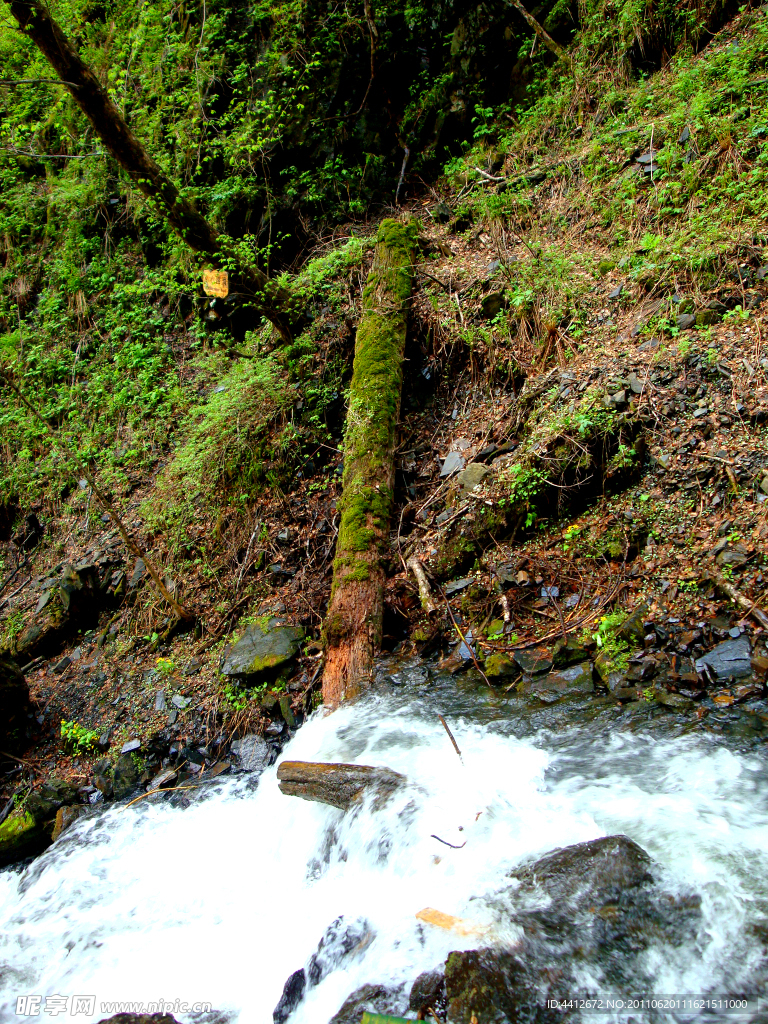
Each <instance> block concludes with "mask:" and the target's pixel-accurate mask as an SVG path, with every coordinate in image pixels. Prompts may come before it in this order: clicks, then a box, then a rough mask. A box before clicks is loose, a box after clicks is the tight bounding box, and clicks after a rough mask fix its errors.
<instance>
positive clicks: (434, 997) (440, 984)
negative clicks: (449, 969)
mask: <svg viewBox="0 0 768 1024" xmlns="http://www.w3.org/2000/svg"><path fill="white" fill-rule="evenodd" d="M408 1009H409V1010H410V1011H411V1012H412V1013H416V1014H418V1015H419V1018H418V1019H419V1020H428V1019H429V1018H428V1016H427V1014H428V1013H431V1014H432V1016H434V1015H435V1014H437V1016H438V1017H445V1009H446V995H445V973H444V972H443V971H441V970H438V971H425V972H424V973H423V974H420V975H419V976H418V978H417V979H416V981H414V983H413V985H412V986H411V992H410V995H409V997H408Z"/></svg>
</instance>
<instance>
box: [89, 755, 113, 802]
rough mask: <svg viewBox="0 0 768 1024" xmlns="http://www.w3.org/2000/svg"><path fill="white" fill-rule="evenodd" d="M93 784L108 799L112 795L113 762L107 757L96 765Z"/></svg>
mask: <svg viewBox="0 0 768 1024" xmlns="http://www.w3.org/2000/svg"><path fill="white" fill-rule="evenodd" d="M93 784H94V786H95V787H96V789H98V790H99V792H100V793H103V794H104V796H105V798H106V799H107V800H108V799H109V798H110V797H111V796H112V763H111V762H110V761H109V760H107V759H106V758H105V759H104V760H103V761H99V762H98V763H97V764H96V765H94V768H93Z"/></svg>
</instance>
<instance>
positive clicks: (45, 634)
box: [12, 565, 104, 663]
mask: <svg viewBox="0 0 768 1024" xmlns="http://www.w3.org/2000/svg"><path fill="white" fill-rule="evenodd" d="M91 570H92V567H91V566H89V565H86V566H85V567H84V568H83V570H82V572H78V571H77V570H76V569H74V568H73V567H72V566H71V565H63V566H62V567H61V569H60V571H59V574H58V576H57V577H55V578H54V579H51V580H50V581H48V583H47V584H46V590H47V591H48V593H47V595H46V600H45V601H39V602H38V607H39V611H37V612H35V613H33V614H32V616H31V617H30V619H28V620H27V621H26V622H25V623H24V626H23V627H22V629H21V632H20V633H19V635H18V636H17V637H16V638H15V639H14V642H13V649H12V653H13V654H14V655H15V656H16V658H17V659H19V660H21V661H22V663H24V662H26V661H29V660H32V659H33V658H36V657H38V656H40V655H44V656H51V655H52V654H54V653H55V652H56V651H57V650H58V649H59V648H60V646H61V644H62V643H63V642H64V641H65V640H66V639H67V638H68V637H69V636H70V635H72V634H74V633H75V632H76V631H77V630H78V629H81V630H86V629H88V628H90V627H91V626H93V625H95V624H96V621H97V620H98V616H99V614H100V613H101V612H102V611H103V610H104V595H103V593H102V591H101V589H100V586H99V579H98V573H97V572H94V571H91Z"/></svg>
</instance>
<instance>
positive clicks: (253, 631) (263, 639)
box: [221, 617, 304, 684]
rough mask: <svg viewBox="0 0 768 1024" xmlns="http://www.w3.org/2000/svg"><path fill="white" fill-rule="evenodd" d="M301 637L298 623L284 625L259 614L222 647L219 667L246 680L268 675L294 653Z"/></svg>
mask: <svg viewBox="0 0 768 1024" xmlns="http://www.w3.org/2000/svg"><path fill="white" fill-rule="evenodd" d="M303 639H304V630H303V629H302V628H301V627H300V626H286V625H283V624H282V623H280V622H279V620H278V619H273V618H267V617H262V618H261V619H259V620H258V621H257V622H254V623H253V624H252V625H250V626H248V628H247V629H246V631H245V633H244V634H243V636H242V637H241V638H240V639H239V640H238V641H237V643H236V644H234V645H233V646H232V647H229V648H228V649H227V650H226V651H225V653H224V664H223V665H222V667H221V671H222V673H223V674H224V675H225V676H229V677H230V678H231V679H238V680H243V681H245V682H247V683H248V684H253V683H256V682H258V681H259V680H263V679H265V678H271V677H272V676H273V675H274V674H275V672H276V670H277V669H279V668H280V667H281V666H283V665H287V664H288V663H289V662H290V661H292V660H293V659H294V658H295V657H296V655H297V654H298V652H299V645H300V643H301V641H302V640H303Z"/></svg>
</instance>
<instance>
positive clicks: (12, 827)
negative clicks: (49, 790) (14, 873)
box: [0, 807, 52, 865]
mask: <svg viewBox="0 0 768 1024" xmlns="http://www.w3.org/2000/svg"><path fill="white" fill-rule="evenodd" d="M51 832H52V828H51V826H50V825H49V824H41V823H39V822H37V821H35V819H34V818H33V816H32V815H31V814H30V813H29V811H28V810H26V809H25V808H21V807H19V808H17V809H16V810H14V811H11V813H10V814H9V815H8V817H7V818H6V819H5V821H4V822H3V823H2V825H0V865H3V864H12V863H13V862H14V861H17V860H21V858H22V857H31V856H34V855H35V854H37V853H41V852H42V851H43V850H44V849H45V848H46V847H47V846H50V844H51Z"/></svg>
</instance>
